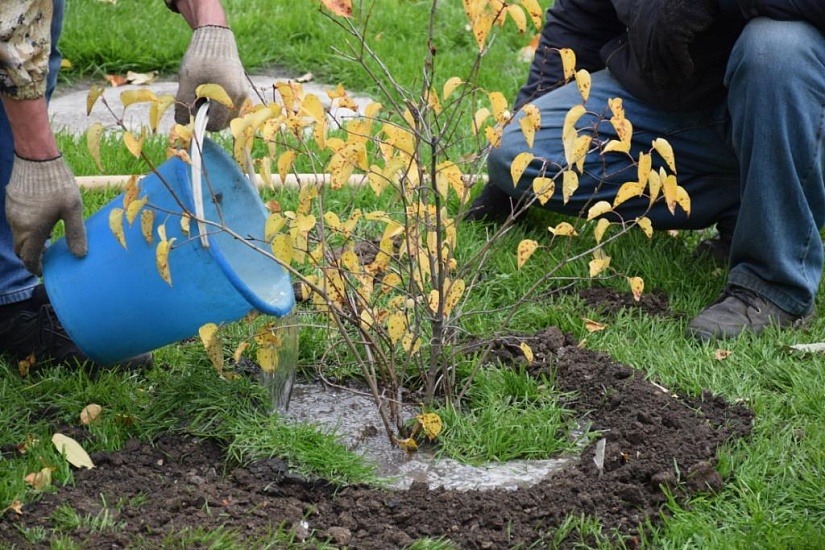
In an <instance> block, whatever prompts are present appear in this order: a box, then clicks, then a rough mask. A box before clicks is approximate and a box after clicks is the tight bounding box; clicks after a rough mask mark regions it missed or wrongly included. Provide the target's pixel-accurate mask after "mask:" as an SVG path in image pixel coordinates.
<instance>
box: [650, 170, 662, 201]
mask: <svg viewBox="0 0 825 550" xmlns="http://www.w3.org/2000/svg"><path fill="white" fill-rule="evenodd" d="M647 188H648V191H649V192H650V205H651V206H653V203H654V202H655V201H656V199H658V198H659V193H660V192H661V190H662V179H661V178H660V177H659V173H658V172H656V170H651V171H650V172H649V173H648V175H647Z"/></svg>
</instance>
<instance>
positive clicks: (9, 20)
mask: <svg viewBox="0 0 825 550" xmlns="http://www.w3.org/2000/svg"><path fill="white" fill-rule="evenodd" d="M52 7H53V4H52V0H3V1H2V2H0V93H3V94H5V95H8V96H10V97H13V98H16V99H36V98H38V97H42V96H43V95H44V94H45V93H46V74H47V73H48V70H49V50H50V48H51V33H50V26H51V21H52Z"/></svg>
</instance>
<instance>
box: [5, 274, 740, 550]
mask: <svg viewBox="0 0 825 550" xmlns="http://www.w3.org/2000/svg"><path fill="white" fill-rule="evenodd" d="M583 297H584V298H585V299H587V298H588V297H587V296H583ZM590 298H592V299H594V302H595V303H598V304H600V305H602V306H604V307H605V311H611V307H612V305H611V304H616V305H618V306H619V307H642V308H650V309H651V310H653V311H652V312H653V313H657V314H662V313H665V312H666V311H667V303H666V299H665V298H663V297H662V296H660V295H656V294H652V295H651V296H650V297H649V298H646V299H645V300H648V301H647V302H645V301H644V300H643V301H642V302H634V301H633V300H632V298H630V299H628V297H627V296H622V295H616V294H611V293H610V292H605V291H603V290H601V291H598V294H597V295H595V296H590ZM524 339H525V338H523V337H522V338H519V339H518V341H521V340H524ZM528 341H529V345H530V347H531V348H532V350H533V352H534V355H535V357H534V360H533V362H532V363H531V365H530V366H529V367H528V368H529V370H530V372H531V373H532V374H535V375H541V374H547V375H549V376H550V377H551V378H552V379H553V380H554V381H555V384H556V386H557V388H558V390H560V391H562V392H572V394H573V395H575V396H576V397H575V399H574V400H572V401H571V402H570V403H569V404H568V406H569V407H571V408H573V409H574V410H575V412H576V414H578V415H579V417H581V418H583V419H585V420H586V421H587V422H589V423H590V425H591V428H592V429H594V430H599V431H600V432H602V433H603V437H604V438H605V439H606V446H605V452H604V464H603V469H602V471H601V473H600V472H599V469H598V468H597V466H596V463H595V462H594V460H593V459H594V456H595V455H596V445H597V441H598V438H596V439H594V440H593V441H592V443H590V444H589V445H588V446H587V447H585V448H584V449H583V451H582V453H581V458H580V459H577V460H575V461H572V462H571V463H570V465H569V466H568V467H566V468H565V469H563V470H561V471H559V472H557V473H555V474H553V475H552V477H550V478H549V479H546V480H543V481H541V482H540V483H538V484H536V485H534V486H532V487H529V488H522V489H518V490H505V489H501V490H489V491H449V490H445V489H440V488H430V487H427V486H426V485H424V484H420V483H419V484H416V483H414V484H413V485H412V487H411V488H410V489H408V490H381V489H375V488H371V487H367V486H347V487H336V486H333V485H331V484H329V483H327V482H325V481H324V480H308V479H305V478H303V477H301V476H299V475H296V474H294V473H291V472H290V471H289V468H288V465H287V464H285V463H284V462H283V461H281V460H278V459H268V460H261V461H257V462H254V463H251V464H243V465H237V464H231V463H227V459H226V455H225V451H224V449H222V448H221V447H220V446H219V445H218V444H217V443H215V442H212V441H204V440H198V439H195V438H191V437H187V436H169V437H163V438H160V439H159V440H157V441H155V442H154V444H148V443H144V442H139V441H130V442H129V443H128V444H127V445H126V446H125V448H123V449H122V450H120V451H118V452H114V453H110V454H96V455H93V456H92V459H93V460H94V462H95V464H96V467H95V468H94V469H93V470H83V471H78V472H76V473H75V484H74V485H72V486H64V487H59V488H58V490H57V491H56V492H55V493H54V494H46V495H44V496H43V497H42V498H41V499H40V500H38V501H36V502H33V503H29V504H26V505H25V506H24V507H23V510H22V512H23V513H22V514H21V515H19V514H17V513H15V512H13V511H7V512H6V513H5V514H4V515H3V517H2V518H1V519H0V547H4V546H3V545H4V544H6V545H9V546H11V545H16V547H18V548H37V547H38V546H37V545H32V544H30V543H28V542H26V541H25V539H24V538H23V537H22V535H21V532H20V530H19V529H18V527H26V528H36V527H43V528H45V529H47V530H49V529H52V528H53V527H54V524H53V522H52V519H51V516H52V513H53V512H54V511H55V509H56V508H58V507H60V506H63V505H70V506H71V507H72V508H74V509H75V510H76V511H77V512H78V513H80V514H81V515H87V514H88V515H91V516H97V515H98V514H99V513H100V512H101V510H102V507H103V506H104V502H105V503H108V506H109V508H110V509H114V508H116V507H115V503H118V502H120V503H121V504H122V503H126V504H123V505H122V507H121V508H120V510H119V511H117V512H116V513H115V517H112V518H111V519H112V520H114V522H115V523H118V524H119V526H120V527H119V529H118V530H107V531H103V532H94V531H93V530H91V529H88V528H80V529H75V530H73V531H69V532H67V533H66V536H68V537H69V538H71V539H73V540H74V541H75V542H77V544H78V545H79V547H81V548H84V549H97V548H101V549H102V548H107V549H111V548H161V547H163V545H164V540H167V541H168V540H169V539H168V538H167V537H169V535H170V534H171V533H178V532H180V531H182V530H185V529H191V530H201V532H203V531H207V532H208V531H210V530H213V529H216V528H218V527H225V528H230V529H233V530H235V531H236V532H238V533H240V534H241V536H243V537H248V539H247V540H249V541H250V544H251V541H255V540H260V537H263V536H265V535H266V533H268V532H271V531H272V530H275V529H277V528H278V526H283V527H285V528H286V529H289V530H291V531H292V532H293V534H294V540H296V541H299V540H301V539H302V538H304V537H307V536H309V535H311V536H313V537H315V540H321V541H328V542H329V543H330V544H331V545H333V546H336V547H342V548H363V549H381V550H385V549H390V548H404V547H406V546H408V545H410V544H411V543H413V542H414V541H416V540H418V539H421V538H424V537H428V538H430V539H439V538H443V539H449V540H451V541H452V542H453V544H455V545H456V546H457V547H460V548H513V547H543V548H546V547H561V548H565V547H572V546H573V545H581V544H582V543H583V544H584V545H587V543H588V540H587V538H586V537H585V538H584V539H582V538H581V537H580V535H578V534H574V535H571V536H569V537H566V538H563V537H562V539H561V540H559V539H558V537H557V535H558V534H559V533H558V528H559V526H560V525H562V523H563V522H564V521H565V518H567V517H568V516H570V515H573V516H576V517H582V516H584V517H592V518H597V519H598V520H599V522H601V525H602V526H603V528H602V532H603V533H609V534H610V535H611V536H612V537H613V538H614V541H615V542H617V543H618V542H620V541H621V543H622V544H624V545H626V546H628V547H631V548H632V547H634V546H635V545H636V544H637V543H638V541H640V540H641V539H642V538H643V537H644V536H645V531H646V529H649V526H650V525H655V524H658V523H659V522H661V521H662V516H663V515H664V514H666V512H665V507H664V505H665V503H666V499H667V496H666V492H667V493H670V494H672V495H673V496H674V498H675V499H676V501H677V502H684V501H685V500H686V499H687V498H688V497H690V496H691V495H694V494H696V493H698V492H708V493H713V492H715V491H718V490H719V489H720V488H721V487H722V486H723V484H724V483H725V482H726V480H725V479H723V478H722V477H721V476H720V475H719V473H718V471H717V469H716V451H717V449H718V447H719V446H720V445H722V444H723V443H725V442H728V441H730V440H731V439H732V438H739V437H745V436H747V435H748V434H749V432H750V429H751V422H752V412H751V411H750V410H748V409H746V408H745V407H743V406H741V405H739V404H730V403H727V402H726V401H724V400H723V399H722V398H720V397H717V396H714V395H711V394H710V393H705V394H703V395H701V396H698V397H685V396H681V395H679V396H677V395H675V394H674V393H672V392H669V391H667V390H665V389H664V388H661V387H660V386H658V385H656V384H654V383H651V382H649V381H647V380H645V377H644V375H643V373H641V372H640V371H637V370H634V369H633V368H630V367H628V366H625V365H621V364H618V363H616V362H615V361H613V360H611V358H610V357H607V356H605V355H604V354H602V353H599V352H596V351H592V350H587V349H582V348H580V347H578V345H577V342H576V341H575V340H574V339H573V338H572V337H571V336H570V335H567V334H564V333H562V332H561V331H560V330H559V329H557V328H555V327H551V328H548V329H547V330H545V331H543V332H542V333H540V334H536V335H533V336H531V337H529V340H528ZM495 353H496V355H497V356H498V357H499V358H500V359H501V360H502V361H505V362H506V361H522V362H523V361H524V359H523V354H522V352H521V351H520V350H519V348H518V345H517V340H516V339H502V340H501V341H499V342H498V344H497V346H496V349H495ZM677 393H678V392H677ZM379 431H380V430H379ZM2 443H9V442H2ZM665 488H666V489H665ZM173 538H174V537H173ZM49 546H50V545H49V543H48V542H45V543H43V544H42V547H43V548H49ZM176 547H178V546H176Z"/></svg>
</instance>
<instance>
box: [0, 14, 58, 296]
mask: <svg viewBox="0 0 825 550" xmlns="http://www.w3.org/2000/svg"><path fill="white" fill-rule="evenodd" d="M64 9H65V0H54V15H53V17H52V23H51V34H52V45H51V52H50V54H49V75H48V78H47V81H46V98H50V97H51V95H52V92H53V91H54V88H55V85H56V84H57V72H58V70H59V69H60V60H61V56H60V51H58V49H57V42H58V40H59V39H60V31H61V29H62V27H63V12H64ZM13 164H14V137H13V136H12V133H11V127H10V126H9V121H8V118H6V112H5V111H4V110H3V107H2V104H0V305H4V304H12V303H15V302H22V301H23V300H28V299H29V298H30V297H31V295H32V291H33V290H34V287H35V286H36V285H37V284H38V282H39V281H38V279H37V277H35V276H34V275H32V274H31V273H29V271H28V270H27V269H26V268H25V267H23V262H21V261H20V259H19V258H18V257H17V256H16V255H15V254H14V243H13V241H12V235H11V229H10V228H9V224H8V222H7V221H6V208H5V204H6V185H7V184H8V183H9V178H10V177H11V169H12V165H13Z"/></svg>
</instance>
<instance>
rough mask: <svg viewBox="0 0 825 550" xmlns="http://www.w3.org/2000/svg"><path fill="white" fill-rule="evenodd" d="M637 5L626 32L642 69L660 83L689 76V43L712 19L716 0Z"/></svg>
mask: <svg viewBox="0 0 825 550" xmlns="http://www.w3.org/2000/svg"><path fill="white" fill-rule="evenodd" d="M636 6H637V9H636V13H635V14H634V17H633V20H632V21H631V22H630V24H629V25H628V31H627V33H628V40H629V42H630V47H631V48H632V50H633V53H634V55H635V56H636V58H637V59H638V60H639V63H640V64H641V67H642V70H643V71H645V72H647V73H649V74H650V75H651V76H652V78H653V81H654V83H655V84H656V85H658V86H663V87H671V86H673V85H678V84H679V83H681V82H683V81H685V80H687V79H688V78H690V77H691V75H693V59H692V58H691V57H690V46H691V44H693V40H694V38H695V37H696V35H697V34H699V33H701V32H703V31H705V30H707V29H708V28H709V27H710V26H711V24H712V23H713V22H714V20H715V17H716V15H717V13H718V11H719V0H644V1H639V2H636Z"/></svg>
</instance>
